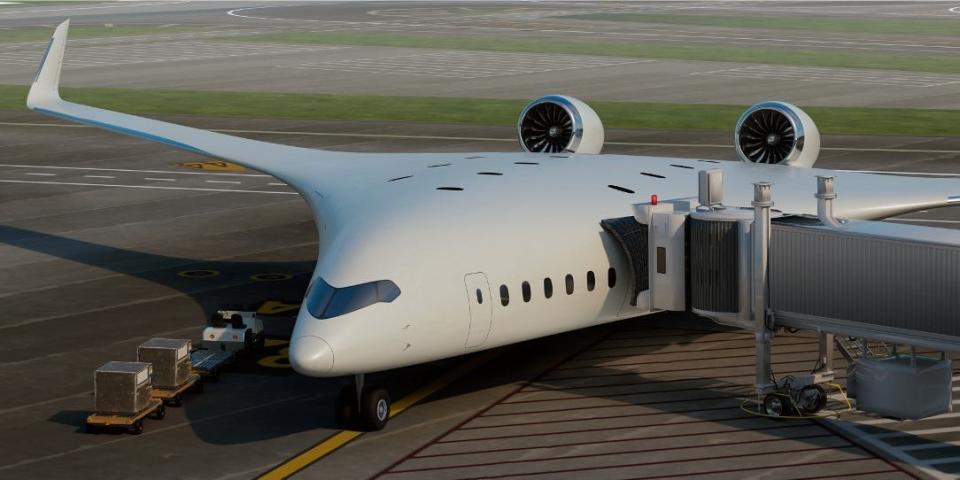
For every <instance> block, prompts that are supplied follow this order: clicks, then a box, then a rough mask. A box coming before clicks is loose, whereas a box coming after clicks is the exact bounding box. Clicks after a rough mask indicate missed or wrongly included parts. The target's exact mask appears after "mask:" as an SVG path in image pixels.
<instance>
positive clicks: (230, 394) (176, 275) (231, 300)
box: [0, 225, 344, 444]
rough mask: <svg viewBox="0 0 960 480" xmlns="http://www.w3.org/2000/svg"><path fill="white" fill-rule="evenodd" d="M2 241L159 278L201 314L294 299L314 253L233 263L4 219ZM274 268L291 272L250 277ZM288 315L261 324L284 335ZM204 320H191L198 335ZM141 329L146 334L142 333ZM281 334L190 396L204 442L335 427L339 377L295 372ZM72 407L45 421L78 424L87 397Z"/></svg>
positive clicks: (188, 405) (187, 408)
mask: <svg viewBox="0 0 960 480" xmlns="http://www.w3.org/2000/svg"><path fill="white" fill-rule="evenodd" d="M0 243H3V244H7V245H11V246H15V247H18V248H22V249H26V250H31V251H34V252H38V253H42V254H45V255H49V256H52V257H57V258H61V259H64V260H69V261H71V262H78V263H82V264H86V265H90V266H93V267H97V268H101V269H105V270H109V271H112V272H116V273H119V274H123V275H129V276H131V277H136V278H140V279H144V280H148V281H151V282H154V283H157V284H159V285H162V286H164V287H168V288H171V289H174V290H176V291H179V292H182V293H183V294H184V295H186V296H188V297H190V298H191V299H192V300H193V301H195V302H196V303H197V304H199V305H200V306H201V307H202V309H203V311H204V313H205V315H207V316H209V314H211V313H212V312H213V311H215V310H216V309H218V308H219V307H221V306H223V305H244V306H248V308H256V306H257V305H259V304H261V303H262V302H263V301H264V300H271V299H272V300H276V301H279V302H289V303H290V304H291V305H296V304H299V302H300V299H302V298H303V294H304V291H305V290H306V287H307V283H308V282H309V279H310V276H311V274H312V272H313V269H314V267H315V265H316V261H315V260H312V259H311V260H309V261H297V262H231V261H205V260H199V259H189V258H178V257H169V256H163V255H156V254H151V253H145V252H138V251H135V250H129V249H123V248H116V247H111V246H107V245H98V244H95V243H91V242H86V241H81V240H75V239H71V238H66V237H62V236H58V235H52V234H47V233H43V232H37V231H32V230H26V229H21V228H17V227H12V226H6V225H0ZM210 271H214V272H217V274H216V275H215V276H209V277H206V276H205V274H203V273H200V274H197V275H196V276H190V275H186V276H185V275H184V274H183V273H184V272H210ZM276 272H280V273H283V274H285V275H289V278H286V276H284V279H283V280H273V281H271V280H269V278H272V277H269V276H268V277H267V278H268V280H264V281H254V280H252V279H251V276H253V275H258V274H259V275H262V274H264V273H268V274H269V273H276ZM288 313H290V314H291V316H270V317H267V318H268V319H267V320H265V322H264V323H265V329H266V330H267V333H268V337H271V338H279V339H282V340H286V339H289V333H290V329H291V328H292V324H293V319H295V314H296V308H293V309H290V310H289V312H288ZM204 318H206V317H204ZM204 318H197V333H199V331H200V328H201V326H202V325H203V321H204ZM271 329H272V331H271ZM145 334H147V335H149V333H148V332H147V333H145ZM192 336H193V335H192ZM282 340H281V341H270V340H268V347H267V348H266V350H265V352H264V353H263V354H262V355H258V356H257V357H247V358H242V359H241V360H240V361H239V362H238V364H237V365H235V366H234V367H233V368H231V369H229V370H227V371H225V372H224V373H223V375H222V377H221V379H220V381H219V382H216V383H208V384H207V385H205V388H204V391H205V393H203V394H192V395H188V397H187V401H186V402H185V403H184V406H183V407H182V408H183V410H184V412H185V413H186V416H187V417H188V419H189V420H190V421H191V428H193V430H194V431H195V433H196V434H197V436H198V437H200V438H201V439H202V440H204V441H206V442H210V443H216V444H237V443H247V442H256V441H260V440H264V439H269V438H274V437H280V436H285V435H289V434H291V433H296V432H301V431H305V430H312V429H317V428H334V426H335V425H334V421H333V417H332V413H331V412H332V411H333V401H334V399H335V397H336V395H335V393H336V392H338V391H339V387H340V385H342V384H343V382H344V380H342V379H316V378H308V377H303V376H300V375H293V374H292V373H293V371H292V369H290V368H289V363H288V362H287V360H286V355H285V351H284V347H285V342H283V341H282ZM271 345H273V346H271ZM264 365H266V366H264ZM271 366H272V367H275V368H270V367H271ZM331 392H333V393H331ZM88 405H89V407H88ZM77 406H78V407H81V409H72V410H64V411H61V412H58V413H57V414H55V415H53V416H51V417H50V418H48V421H51V422H55V423H61V424H66V425H72V426H76V427H77V428H78V430H82V426H83V424H84V421H85V419H86V416H87V415H89V414H90V410H84V409H82V408H83V407H87V408H90V407H92V398H87V397H83V398H82V399H79V400H78V401H77ZM238 419H241V421H238ZM151 423H153V424H154V425H151ZM163 424H164V422H162V421H160V422H155V421H153V420H148V424H147V431H148V432H149V429H150V427H151V426H154V428H158V427H163V426H164V425H163Z"/></svg>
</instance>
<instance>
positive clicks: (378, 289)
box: [306, 277, 400, 318]
mask: <svg viewBox="0 0 960 480" xmlns="http://www.w3.org/2000/svg"><path fill="white" fill-rule="evenodd" d="M399 296H400V288H399V287H397V284H395V283H393V282H391V281H390V280H378V281H375V282H367V283H361V284H360V285H353V286H351V287H344V288H336V287H333V286H331V285H330V284H328V283H327V282H325V281H324V280H323V279H322V278H320V277H317V279H316V280H314V282H313V285H311V286H310V291H309V292H307V299H306V305H307V311H309V312H310V315H313V316H314V317H316V318H333V317H338V316H340V315H344V314H347V313H350V312H354V311H357V310H360V309H361V308H363V307H366V306H369V305H373V304H374V303H378V302H386V303H390V302H392V301H393V300H394V299H395V298H397V297H399Z"/></svg>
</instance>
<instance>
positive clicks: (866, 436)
mask: <svg viewBox="0 0 960 480" xmlns="http://www.w3.org/2000/svg"><path fill="white" fill-rule="evenodd" d="M828 422H829V423H830V425H832V426H834V427H836V428H839V429H841V430H843V431H844V432H845V433H846V434H847V435H849V436H851V437H854V438H856V439H857V440H858V441H859V442H858V443H861V444H867V445H870V446H872V447H873V448H875V449H877V450H880V451H882V452H885V453H886V454H888V455H890V456H892V457H894V458H896V459H897V460H899V461H901V462H903V463H905V464H907V465H911V466H913V467H914V468H916V469H918V470H920V471H921V472H923V473H925V474H927V475H929V476H930V477H931V478H935V479H937V480H947V479H956V478H957V477H956V475H952V474H947V473H944V472H942V471H940V470H937V469H936V467H935V466H934V464H935V463H941V462H939V461H938V460H943V459H936V460H927V461H921V460H918V459H917V458H916V457H913V456H912V455H910V453H909V452H908V451H904V450H903V449H902V448H898V447H895V446H893V445H890V444H888V443H886V442H884V441H883V440H882V438H884V436H887V437H890V436H895V435H890V434H886V433H881V434H870V433H867V432H865V431H863V430H861V429H860V428H857V427H858V426H859V425H861V424H862V423H861V422H859V421H848V420H828ZM949 430H950V431H957V428H953V429H949ZM891 433H894V432H891ZM895 433H897V434H900V433H901V432H895Z"/></svg>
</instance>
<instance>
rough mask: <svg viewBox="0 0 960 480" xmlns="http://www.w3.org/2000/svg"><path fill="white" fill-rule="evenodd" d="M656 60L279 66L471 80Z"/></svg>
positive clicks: (507, 56)
mask: <svg viewBox="0 0 960 480" xmlns="http://www.w3.org/2000/svg"><path fill="white" fill-rule="evenodd" d="M652 61H654V60H638V59H626V58H616V57H598V56H582V55H550V54H535V53H495V52H471V51H449V52H434V53H417V54H412V55H401V56H394V57H378V58H351V59H344V60H330V61H325V62H316V63H304V64H299V65H278V67H279V68H297V69H311V70H333V71H347V72H361V73H373V74H377V75H416V76H425V77H444V78H461V79H471V78H489V77H504V76H508V75H527V74H533V73H544V72H555V71H562V70H581V69H585V68H600V67H611V66H617V65H629V64H634V63H646V62H652Z"/></svg>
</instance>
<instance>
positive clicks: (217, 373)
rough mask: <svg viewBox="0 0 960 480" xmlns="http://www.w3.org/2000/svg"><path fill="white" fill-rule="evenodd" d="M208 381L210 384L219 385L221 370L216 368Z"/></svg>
mask: <svg viewBox="0 0 960 480" xmlns="http://www.w3.org/2000/svg"><path fill="white" fill-rule="evenodd" d="M207 381H208V382H210V383H217V382H218V381H220V369H219V368H214V369H213V370H212V371H211V372H210V374H209V375H208V376H207Z"/></svg>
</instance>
